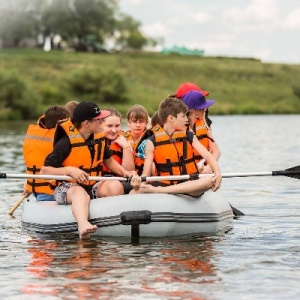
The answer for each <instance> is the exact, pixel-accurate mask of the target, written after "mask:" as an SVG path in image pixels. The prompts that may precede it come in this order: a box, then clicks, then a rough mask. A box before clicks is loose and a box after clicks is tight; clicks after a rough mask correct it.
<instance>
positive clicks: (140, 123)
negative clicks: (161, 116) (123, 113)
mask: <svg viewBox="0 0 300 300" xmlns="http://www.w3.org/2000/svg"><path fill="white" fill-rule="evenodd" d="M127 125H128V128H129V130H130V132H131V133H132V134H133V135H134V136H142V134H143V132H144V131H145V128H146V126H147V121H145V120H142V119H130V121H127Z"/></svg>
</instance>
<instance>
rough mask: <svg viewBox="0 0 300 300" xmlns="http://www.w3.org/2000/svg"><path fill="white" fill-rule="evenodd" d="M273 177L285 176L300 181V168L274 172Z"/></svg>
mask: <svg viewBox="0 0 300 300" xmlns="http://www.w3.org/2000/svg"><path fill="white" fill-rule="evenodd" d="M272 175H275V176H276V175H283V176H287V177H290V178H296V179H300V166H295V167H292V168H288V169H286V170H283V171H272Z"/></svg>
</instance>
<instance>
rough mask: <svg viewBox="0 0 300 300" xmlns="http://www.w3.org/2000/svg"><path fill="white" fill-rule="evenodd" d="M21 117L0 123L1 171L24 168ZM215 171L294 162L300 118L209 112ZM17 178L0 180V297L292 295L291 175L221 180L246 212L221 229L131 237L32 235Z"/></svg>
mask: <svg viewBox="0 0 300 300" xmlns="http://www.w3.org/2000/svg"><path fill="white" fill-rule="evenodd" d="M26 128H27V124H26V123H22V122H21V123H12V124H1V123H0V142H1V148H0V165H1V172H2V173H23V172H24V164H23V159H22V141H23V137H24V133H25V131H26ZM212 128H213V132H214V136H215V138H216V140H217V141H218V143H219V146H220V148H221V152H222V157H221V159H220V166H221V171H222V173H236V172H237V173H238V172H262V171H273V170H282V169H286V168H289V167H292V166H296V165H299V164H300V151H299V149H300V131H299V128H300V116H297V115H290V116H214V117H213V125H212ZM21 191H22V180H14V179H1V180H0V195H1V201H0V214H1V226H0V259H1V265H0V298H1V299H18V300H19V299H20V300H23V299H47V300H48V299H49V300H50V299H51V300H52V299H53V300H54V299H208V300H213V299H228V300H229V299H264V300H265V299H272V300H274V299H278V300H279V299H280V300H281V299H297V300H298V299H299V298H300V286H299V278H300V222H299V220H300V181H299V179H292V178H288V177H285V176H263V177H256V176H253V177H249V178H224V179H223V183H222V193H223V194H224V196H225V197H226V199H228V201H229V202H230V203H231V204H232V205H233V206H234V207H236V208H238V209H239V210H241V211H242V212H243V213H245V216H243V217H241V218H239V219H236V220H234V221H233V229H232V230H231V231H230V232H229V233H226V234H222V235H219V236H211V237H196V238H193V239H191V238H187V239H183V240H182V239H181V240H178V239H169V238H165V239H160V240H150V241H144V242H141V243H139V244H130V243H125V242H122V241H116V240H103V239H100V238H99V239H94V238H93V239H91V240H90V241H79V240H78V238H77V236H76V237H74V236H70V237H66V236H64V237H63V238H57V237H56V238H53V239H49V238H48V239H45V238H43V237H40V238H34V237H30V236H29V235H28V234H26V233H25V232H23V231H22V230H21V228H20V217H21V213H22V205H21V206H20V207H19V208H18V209H17V210H16V211H15V213H14V216H15V217H14V218H12V217H10V216H9V215H8V214H7V211H8V210H9V209H10V208H11V207H12V206H13V204H14V203H15V202H16V201H17V200H18V198H19V197H20V195H21Z"/></svg>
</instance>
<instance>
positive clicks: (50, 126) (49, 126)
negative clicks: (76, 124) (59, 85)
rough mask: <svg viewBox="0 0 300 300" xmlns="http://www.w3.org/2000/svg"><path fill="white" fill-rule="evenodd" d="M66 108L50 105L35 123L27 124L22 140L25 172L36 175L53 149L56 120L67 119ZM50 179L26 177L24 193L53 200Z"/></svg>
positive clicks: (38, 198)
mask: <svg viewBox="0 0 300 300" xmlns="http://www.w3.org/2000/svg"><path fill="white" fill-rule="evenodd" d="M68 117H69V113H68V111H67V109H66V108H65V107H63V106H60V105H54V106H50V107H49V108H47V109H46V110H45V114H44V115H43V116H41V117H40V118H39V119H38V121H37V124H30V125H29V126H28V129H27V132H26V135H25V139H24V142H23V157H24V162H25V165H26V173H27V174H34V175H38V174H39V173H40V170H41V167H42V166H43V163H44V160H45V157H46V156H47V155H48V154H49V153H50V152H51V151H52V150H53V141H54V133H55V128H56V125H57V122H58V121H59V120H63V119H67V118H68ZM51 182H52V181H51V180H46V179H27V180H26V182H25V186H24V194H25V195H30V194H31V193H33V194H34V196H35V197H36V200H37V201H54V197H53V195H52V194H53V191H54V187H53V186H52V184H51Z"/></svg>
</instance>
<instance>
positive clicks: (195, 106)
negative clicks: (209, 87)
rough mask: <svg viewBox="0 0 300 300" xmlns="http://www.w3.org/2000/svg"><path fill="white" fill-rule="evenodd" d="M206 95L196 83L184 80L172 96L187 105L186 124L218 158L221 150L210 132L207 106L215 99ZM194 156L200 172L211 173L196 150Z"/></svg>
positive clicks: (206, 92) (207, 93)
mask: <svg viewBox="0 0 300 300" xmlns="http://www.w3.org/2000/svg"><path fill="white" fill-rule="evenodd" d="M208 95H209V92H208V91H204V90H202V89H201V88H200V87H199V86H198V85H196V84H194V83H191V82H184V83H182V84H181V85H180V86H179V87H178V88H177V91H176V94H174V95H172V96H173V97H177V98H178V99H181V100H182V101H183V102H184V103H185V104H186V105H187V106H188V108H189V111H188V119H189V121H188V126H189V127H190V129H191V130H193V131H194V133H195V135H196V137H197V138H198V140H199V142H200V143H201V144H202V145H203V146H204V147H205V148H206V149H207V150H208V151H209V152H211V154H212V155H213V156H214V158H215V159H216V160H218V159H219V158H220V156H221V152H220V150H219V147H218V144H217V142H216V140H215V138H214V137H213V134H212V130H211V123H212V121H211V120H210V119H209V117H208V108H209V107H210V106H211V105H213V104H214V103H215V100H207V99H206V98H205V97H207V96H208ZM195 157H196V160H197V164H198V167H199V171H200V172H201V173H212V170H211V168H210V166H209V165H208V164H207V163H206V162H205V160H204V159H203V158H202V157H201V155H199V153H197V152H196V153H195Z"/></svg>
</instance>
